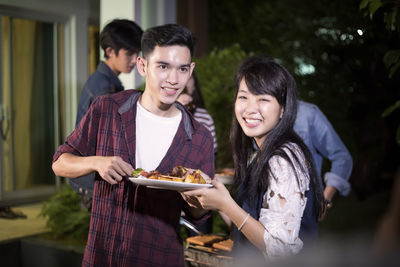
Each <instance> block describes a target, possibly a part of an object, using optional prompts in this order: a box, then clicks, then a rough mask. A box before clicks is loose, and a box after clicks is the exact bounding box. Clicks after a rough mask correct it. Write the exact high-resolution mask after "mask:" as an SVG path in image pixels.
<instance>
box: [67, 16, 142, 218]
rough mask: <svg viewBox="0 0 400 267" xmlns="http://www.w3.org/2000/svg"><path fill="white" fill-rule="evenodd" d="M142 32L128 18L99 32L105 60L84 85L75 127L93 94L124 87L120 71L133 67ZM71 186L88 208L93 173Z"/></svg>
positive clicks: (75, 181)
mask: <svg viewBox="0 0 400 267" xmlns="http://www.w3.org/2000/svg"><path fill="white" fill-rule="evenodd" d="M142 33H143V31H142V29H141V28H140V27H139V26H138V25H137V24H136V23H135V22H133V21H131V20H127V19H115V20H113V21H111V22H110V23H108V24H107V25H106V26H105V27H104V29H103V31H102V32H101V33H100V46H101V48H102V49H103V51H104V57H105V61H102V62H100V63H99V65H98V66H97V70H96V71H95V72H94V73H93V74H92V75H91V76H90V77H89V79H88V80H87V81H86V83H85V85H84V86H83V90H82V94H81V98H80V100H79V105H78V113H77V116H76V124H75V126H77V125H78V124H79V122H80V121H81V119H82V117H83V116H84V115H85V114H86V112H87V111H88V110H89V107H90V105H91V104H92V102H93V101H94V99H95V98H96V97H98V96H101V95H106V94H111V93H117V92H120V91H123V90H124V87H123V85H122V83H121V81H120V80H119V79H118V75H119V74H120V73H121V72H123V73H130V72H131V71H132V70H133V69H134V67H135V65H136V58H137V56H138V54H139V52H140V41H141V38H142ZM70 185H71V187H72V189H74V190H75V191H76V192H78V194H79V195H80V196H81V197H82V205H83V206H85V207H86V208H87V209H88V210H89V211H90V209H91V206H92V194H93V185H94V173H90V174H88V175H85V176H82V177H80V178H77V179H73V180H70Z"/></svg>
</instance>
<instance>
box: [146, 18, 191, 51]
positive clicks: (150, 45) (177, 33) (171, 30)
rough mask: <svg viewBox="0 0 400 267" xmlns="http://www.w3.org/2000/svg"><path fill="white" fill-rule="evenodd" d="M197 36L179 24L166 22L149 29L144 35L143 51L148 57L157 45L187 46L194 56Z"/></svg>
mask: <svg viewBox="0 0 400 267" xmlns="http://www.w3.org/2000/svg"><path fill="white" fill-rule="evenodd" d="M194 44H195V38H194V36H193V35H192V32H191V31H190V30H189V29H187V28H186V27H184V26H181V25H178V24H165V25H162V26H156V27H153V28H149V29H147V30H146V31H145V32H144V33H143V36H142V53H143V57H144V58H146V57H147V56H148V55H149V54H151V53H152V52H153V50H154V48H155V47H156V46H161V47H162V46H173V45H180V46H186V47H187V48H188V49H189V50H190V55H191V56H192V57H193V53H194Z"/></svg>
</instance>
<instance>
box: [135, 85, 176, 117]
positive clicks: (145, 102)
mask: <svg viewBox="0 0 400 267" xmlns="http://www.w3.org/2000/svg"><path fill="white" fill-rule="evenodd" d="M139 103H140V105H141V106H142V107H143V108H145V109H146V110H147V111H149V112H151V113H153V114H155V115H157V116H161V117H174V116H176V115H177V114H178V113H179V112H180V111H179V109H178V108H177V107H175V104H171V105H167V104H164V103H160V102H158V101H157V100H156V99H153V98H152V97H151V96H150V95H147V94H146V91H145V92H144V93H143V94H142V95H141V97H140V98H139Z"/></svg>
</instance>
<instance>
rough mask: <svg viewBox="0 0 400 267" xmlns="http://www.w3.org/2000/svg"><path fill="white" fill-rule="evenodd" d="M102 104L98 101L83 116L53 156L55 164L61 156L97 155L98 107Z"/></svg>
mask: <svg viewBox="0 0 400 267" xmlns="http://www.w3.org/2000/svg"><path fill="white" fill-rule="evenodd" d="M99 105H100V103H99V101H98V100H97V99H96V100H95V101H94V102H93V105H91V106H90V108H89V110H88V112H87V113H86V114H85V115H84V116H83V118H82V120H81V121H80V123H79V124H78V125H77V127H76V128H75V130H74V131H72V133H71V134H70V135H69V136H68V137H67V138H66V140H65V142H64V144H62V145H61V146H59V147H58V150H57V151H56V153H55V154H54V156H53V162H54V161H56V160H57V159H58V158H59V157H60V156H61V154H63V153H71V154H74V155H77V156H91V155H95V154H96V146H95V144H96V142H97V130H96V129H98V126H99V122H98V119H97V118H99V115H98V114H99V112H98V107H99Z"/></svg>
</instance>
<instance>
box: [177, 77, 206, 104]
mask: <svg viewBox="0 0 400 267" xmlns="http://www.w3.org/2000/svg"><path fill="white" fill-rule="evenodd" d="M192 77H193V81H194V90H193V93H192V95H191V97H192V98H193V101H192V103H193V105H194V107H198V108H205V107H206V105H205V104H204V98H203V94H202V93H201V87H200V82H199V79H198V78H197V75H196V72H195V71H193V72H192ZM182 93H183V94H188V92H187V91H186V88H185V90H184V91H183V92H182Z"/></svg>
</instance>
